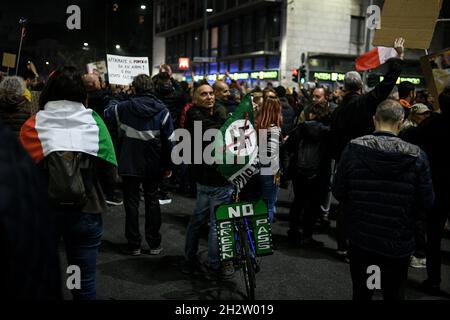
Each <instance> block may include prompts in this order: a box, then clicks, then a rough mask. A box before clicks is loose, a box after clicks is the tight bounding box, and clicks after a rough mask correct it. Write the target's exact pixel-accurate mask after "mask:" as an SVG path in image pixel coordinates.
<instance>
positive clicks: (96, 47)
mask: <svg viewBox="0 0 450 320" xmlns="http://www.w3.org/2000/svg"><path fill="white" fill-rule="evenodd" d="M114 2H118V3H119V9H118V10H117V11H113V3H114ZM142 4H145V5H146V6H147V9H146V10H145V11H143V10H142V9H141V8H140V6H141V5H142ZM70 5H78V6H79V7H80V9H81V30H68V28H67V26H66V21H67V19H68V18H69V16H70V14H67V13H66V11H67V8H68V7H69V6H70ZM140 15H143V16H145V22H144V23H143V24H139V16H140ZM21 17H26V18H27V19H28V23H27V32H26V37H25V40H24V44H23V52H22V58H21V62H22V63H21V68H20V70H21V71H22V70H23V68H24V66H25V64H26V62H27V61H28V60H32V61H34V62H35V64H36V65H37V67H38V71H40V73H41V71H43V72H44V73H45V72H46V70H43V69H49V70H51V69H54V68H56V67H58V66H60V65H62V64H65V62H66V61H64V60H69V62H71V64H75V65H77V66H80V67H81V66H82V65H83V64H84V63H86V62H92V61H97V60H102V59H104V56H105V47H106V43H108V53H112V54H123V55H144V56H150V55H151V43H152V37H151V35H152V31H151V25H152V10H151V2H150V1H148V0H126V1H125V0H121V1H113V0H58V1H55V0H51V1H50V0H40V1H27V0H26V1H21V0H17V1H9V3H8V6H3V8H1V9H0V54H3V52H10V53H17V51H18V47H19V40H20V28H21V27H20V25H19V20H20V18H21ZM106 17H107V19H106ZM106 30H107V32H106ZM85 42H86V43H88V44H89V50H83V44H84V43H85ZM116 44H120V45H121V50H120V52H118V51H117V50H116V49H115V45H116ZM64 57H65V58H64ZM46 61H49V63H50V65H49V66H46V64H45V62H46ZM39 69H40V70H39ZM2 70H3V71H5V69H4V68H3V69H2Z"/></svg>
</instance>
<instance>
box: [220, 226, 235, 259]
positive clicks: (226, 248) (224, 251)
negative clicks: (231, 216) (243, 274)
mask: <svg viewBox="0 0 450 320" xmlns="http://www.w3.org/2000/svg"><path fill="white" fill-rule="evenodd" d="M217 238H218V240H219V254H220V260H222V261H226V260H231V259H233V258H234V257H235V256H236V250H235V245H234V225H233V221H231V220H228V221H217Z"/></svg>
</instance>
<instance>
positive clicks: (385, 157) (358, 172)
mask: <svg viewBox="0 0 450 320" xmlns="http://www.w3.org/2000/svg"><path fill="white" fill-rule="evenodd" d="M333 194H334V196H335V197H336V198H337V199H338V200H339V201H340V202H341V203H342V204H343V205H344V212H345V225H346V229H347V232H348V237H349V240H350V243H351V245H352V246H356V247H358V248H360V249H363V250H366V251H369V252H373V253H375V254H379V255H383V256H387V257H391V258H402V257H407V256H409V255H410V254H411V253H413V252H414V249H415V242H414V230H415V225H416V223H418V222H419V223H420V222H421V221H423V220H424V216H423V214H424V213H425V212H427V211H428V210H429V209H430V208H431V206H432V204H433V201H434V193H433V186H432V181H431V174H430V168H429V164H428V160H427V157H426V155H425V153H424V152H423V151H422V150H421V149H420V148H419V147H417V146H415V145H412V144H409V143H406V142H404V141H402V140H401V139H399V138H397V137H396V136H394V135H393V134H390V133H376V134H375V135H371V136H365V137H361V138H358V139H356V140H353V141H352V142H351V143H350V144H349V145H348V146H347V148H346V149H345V151H344V153H343V154H342V158H341V162H340V163H339V167H338V170H337V174H336V177H335V181H334V184H333Z"/></svg>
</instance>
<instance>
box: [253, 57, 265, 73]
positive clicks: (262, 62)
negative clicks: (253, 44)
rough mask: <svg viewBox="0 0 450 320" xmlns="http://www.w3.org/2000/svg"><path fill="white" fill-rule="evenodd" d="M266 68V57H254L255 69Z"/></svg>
mask: <svg viewBox="0 0 450 320" xmlns="http://www.w3.org/2000/svg"><path fill="white" fill-rule="evenodd" d="M265 68H266V58H265V57H261V58H256V59H255V70H264V69H265Z"/></svg>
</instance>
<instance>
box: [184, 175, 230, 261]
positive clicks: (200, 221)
mask: <svg viewBox="0 0 450 320" xmlns="http://www.w3.org/2000/svg"><path fill="white" fill-rule="evenodd" d="M233 191H234V190H233V187H231V186H226V187H210V186H204V185H201V184H199V183H197V203H196V205H195V210H194V214H193V215H192V216H191V220H190V221H189V225H188V227H187V231H186V245H185V249H184V252H185V257H186V260H187V261H188V262H189V263H194V262H195V261H197V252H198V245H199V237H200V228H201V227H202V226H203V225H204V224H205V223H206V222H207V221H208V220H209V235H208V263H209V266H210V267H211V268H213V269H218V268H219V267H220V260H219V244H218V241H217V229H216V214H215V211H214V210H215V209H216V208H217V207H218V206H221V205H223V204H228V203H230V200H231V196H232V194H233Z"/></svg>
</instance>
